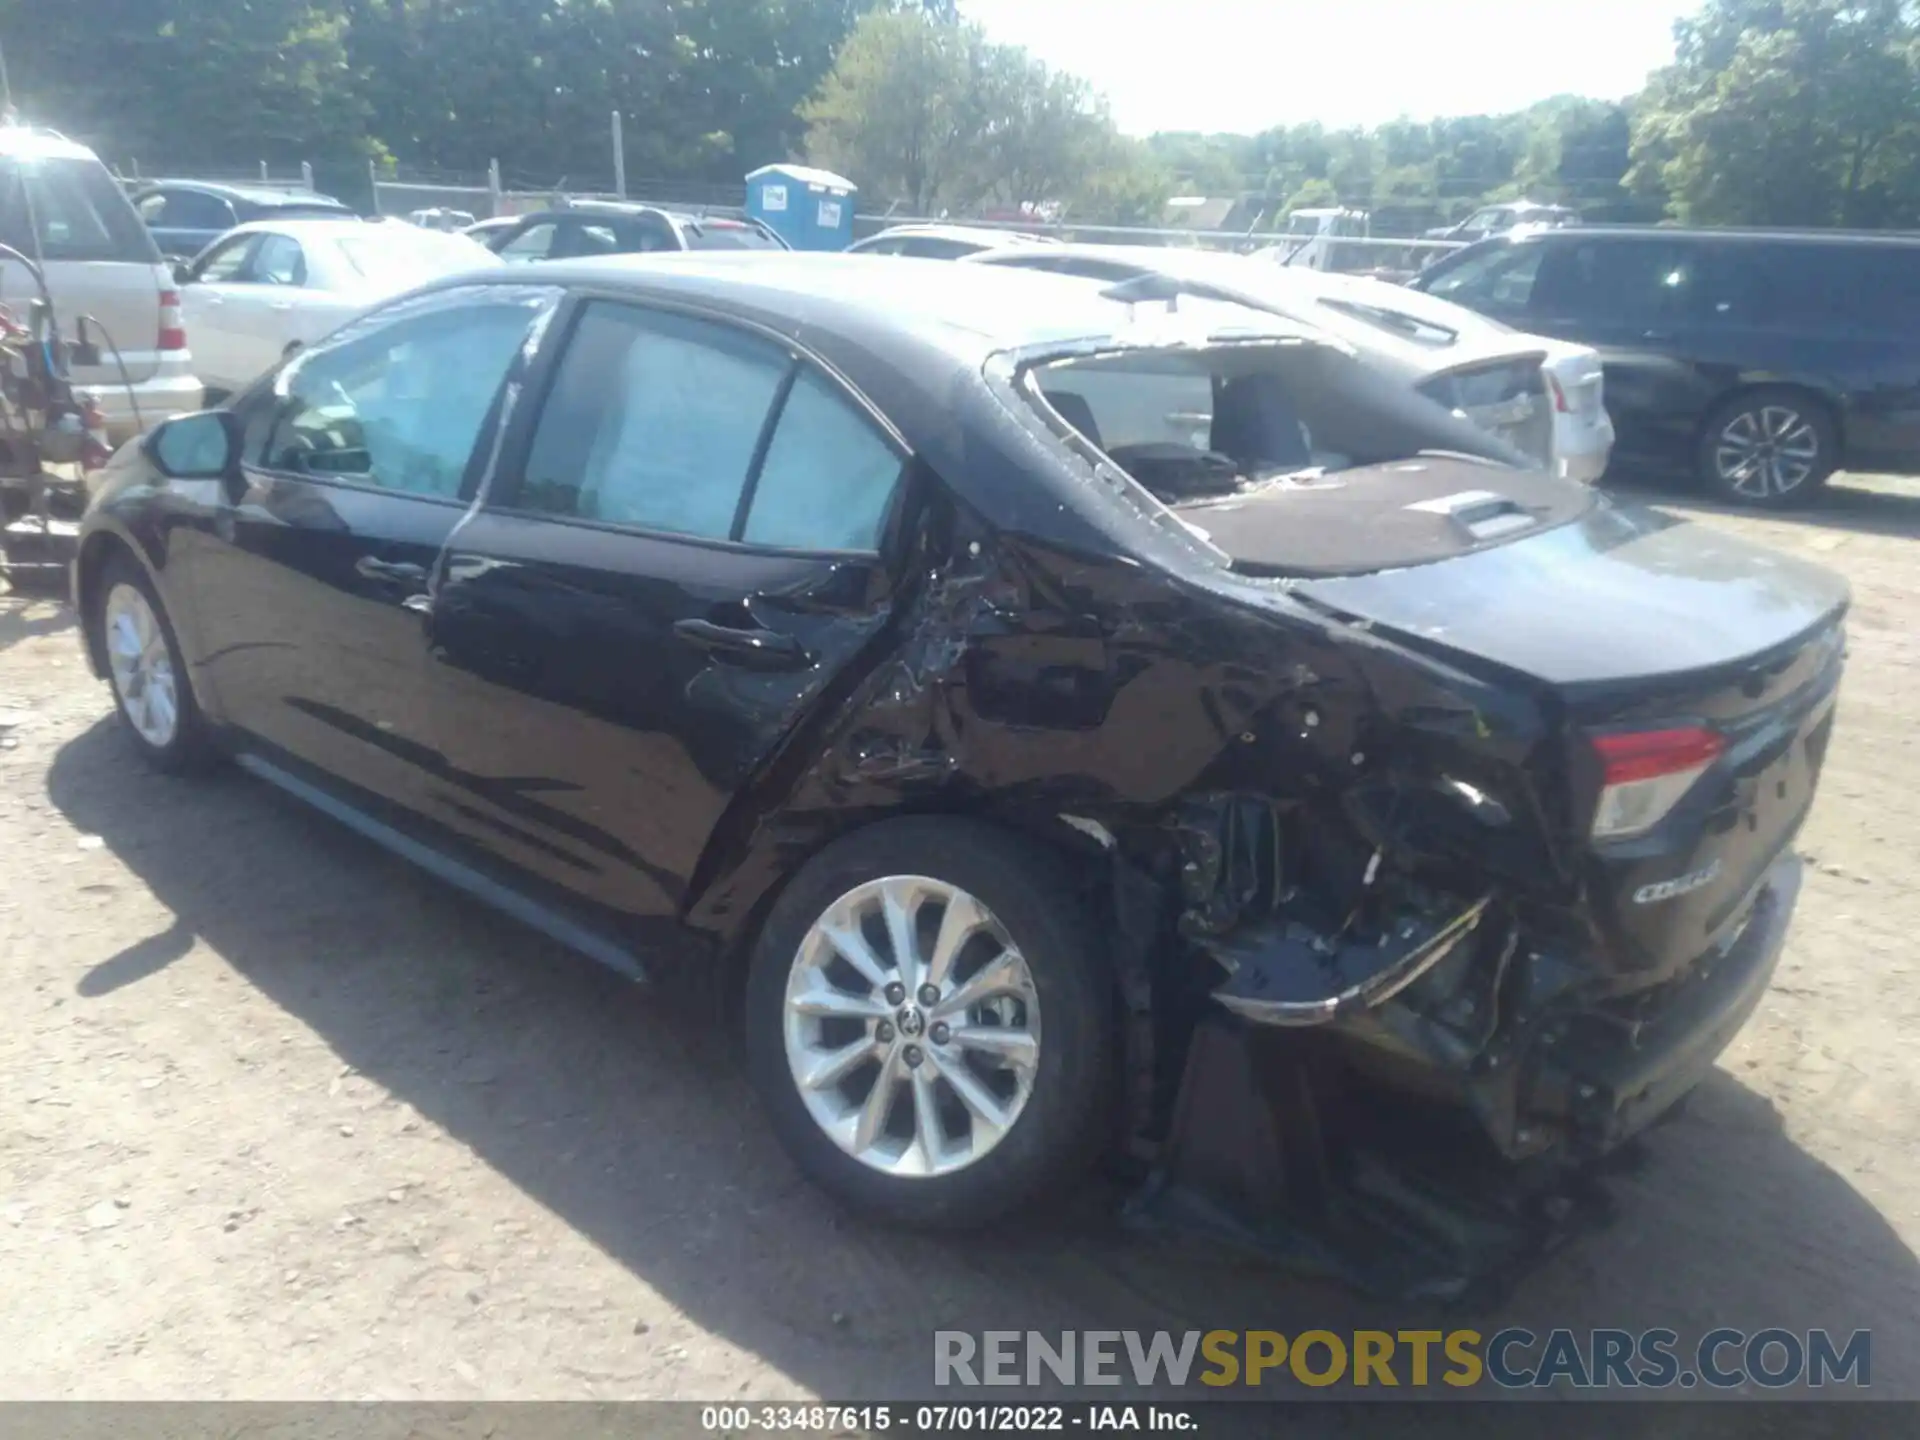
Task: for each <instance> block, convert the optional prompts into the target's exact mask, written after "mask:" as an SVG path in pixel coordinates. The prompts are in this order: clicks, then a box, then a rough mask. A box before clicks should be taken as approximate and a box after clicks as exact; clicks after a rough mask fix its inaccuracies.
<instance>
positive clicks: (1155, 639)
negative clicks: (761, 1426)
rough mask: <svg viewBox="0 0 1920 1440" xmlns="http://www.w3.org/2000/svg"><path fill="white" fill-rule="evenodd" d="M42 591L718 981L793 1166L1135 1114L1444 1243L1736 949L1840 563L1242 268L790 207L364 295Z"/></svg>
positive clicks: (1575, 1118)
mask: <svg viewBox="0 0 1920 1440" xmlns="http://www.w3.org/2000/svg"><path fill="white" fill-rule="evenodd" d="M74 593H75V598H76V601H77V604H78V606H79V610H80V613H81V614H82V615H83V616H84V619H85V636H86V645H87V651H88V654H89V656H90V658H91V661H92V664H93V666H94V668H95V670H96V671H97V672H98V673H99V674H100V675H102V676H103V677H105V678H107V679H108V680H109V681H110V683H111V685H112V687H113V691H114V695H115V697H116V700H117V701H118V705H119V708H120V711H121V713H122V715H123V716H124V719H125V721H126V727H127V729H128V731H129V732H130V734H131V737H132V740H133V743H134V744H136V745H137V746H138V747H139V748H140V749H141V750H142V751H143V752H145V753H146V755H147V756H148V757H149V758H151V759H152V760H153V761H154V762H155V763H157V764H158V765H160V766H162V767H164V768H167V769H170V770H185V769H188V768H190V767H192V766H194V765H196V764H198V763H201V762H204V761H206V760H209V759H212V758H214V757H216V756H228V757H233V758H234V759H236V760H237V762H238V763H239V764H240V765H242V766H243V767H245V768H246V769H248V770H250V771H252V772H253V773H255V774H257V775H259V776H261V777H263V778H265V779H267V780H269V781H271V782H273V783H274V784H276V785H278V786H280V787H282V788H283V789H285V790H288V791H290V792H292V793H293V794H295V795H297V796H299V797H301V798H303V799H305V800H307V801H309V802H311V803H312V804H314V805H316V806H319V807H320V808H322V809H323V810H325V811H327V812H328V813H330V814H332V815H333V816H335V817H336V818H337V819H339V820H340V821H342V822H344V823H345V824H347V825H349V826H351V827H353V828H354V829H356V830H358V831H360V832H361V833H363V834H364V835H366V836H367V837H369V838H371V839H373V840H375V841H378V842H381V843H383V844H385V845H387V846H389V847H391V848H393V849H395V850H397V851H399V852H400V853H402V854H404V855H406V856H408V857H409V858H411V859H413V860H415V861H417V862H418V863H420V864H421V865H423V866H425V867H426V868H428V869H430V870H432V871H433V872H435V873H436V874H438V875H439V876H441V877H442V878H444V879H445V880H447V881H449V882H451V883H453V884H455V885H458V886H461V887H463V888H465V889H466V890H467V891H469V892H470V893H471V894H472V895H474V896H475V897H477V898H478V899H480V900H483V901H486V902H489V903H492V904H495V905H498V906H499V907H500V908H501V909H503V910H505V911H506V912H508V913H509V914H511V915H513V916H515V917H517V918H518V919H519V920H521V921H523V922H525V923H527V924H529V925H531V926H534V927H536V928H539V929H541V930H544V931H547V932H548V933H550V934H552V935H555V936H557V937H559V938H561V939H563V940H565V941H567V942H568V943H570V944H571V945H573V946H574V947H576V948H577V949H579V950H580V951H582V952H584V953H586V954H587V955H590V956H592V957H594V958H595V959H598V960H600V961H602V962H604V963H606V964H608V965H611V966H614V967H615V968H617V969H619V970H621V971H624V972H626V973H628V974H631V975H633V976H635V977H640V976H642V975H643V974H646V973H649V972H653V973H662V972H665V973H667V974H682V973H692V974H700V975H707V976H712V977H717V978H719V979H722V980H725V981H726V982H728V983H727V987H726V989H725V991H724V992H723V993H727V994H729V995H730V996H731V997H732V999H733V1001H734V1003H735V1004H736V1005H737V1012H736V1013H738V1015H739V1016H740V1018H741V1022H742V1024H743V1027H744V1033H745V1035H746V1039H747V1053H748V1063H749V1065H750V1066H751V1068H752V1070H753V1073H754V1075H755V1078H756V1081H757V1084H758V1086H759V1088H760V1090H761V1092H762V1094H763V1096H764V1099H765V1102H766V1105H767V1108H768V1111H769V1113H770V1115H771V1119H772V1123H773V1125H774V1127H775V1128H776V1130H777V1131H778V1133H779V1135H780V1137H781V1139H782V1140H783V1141H784V1142H785V1143H786V1145H787V1146H788V1147H789V1149H790V1150H791V1152H792V1154H793V1156H794V1158H795V1160H796V1161H797V1162H798V1163H799V1164H800V1166H801V1167H802V1168H803V1169H804V1170H805V1171H806V1172H807V1173H808V1174H810V1175H811V1176H812V1177H813V1178H814V1179H815V1180H817V1181H818V1182H819V1183H821V1184H822V1185H824V1186H825V1187H826V1188H827V1189H829V1190H831V1191H832V1192H834V1193H835V1194H837V1195H838V1196H840V1197H841V1198H842V1199H844V1200H846V1201H848V1202H850V1203H852V1204H854V1205H856V1206H858V1207H860V1208H862V1209H864V1210H866V1211H868V1212H871V1213H875V1214H878V1215H881V1216H884V1217H889V1218H893V1219H898V1220H905V1221H909V1222H913V1223H920V1224H929V1225H966V1224H979V1223H982V1222H985V1221H987V1220H989V1219H992V1218H994V1217H996V1216H998V1215H1000V1214H1002V1213H1004V1212H1006V1211H1007V1210H1009V1209H1010V1208H1011V1207H1014V1206H1016V1205H1020V1204H1022V1203H1025V1202H1028V1201H1031V1200H1033V1199H1035V1198H1036V1197H1039V1196H1041V1195H1043V1194H1046V1193H1049V1192H1052V1191H1056V1190H1058V1189H1059V1188H1061V1187H1063V1186H1064V1185H1065V1184H1066V1183H1067V1182H1069V1181H1071V1180H1072V1179H1074V1178H1075V1177H1076V1176H1077V1175H1078V1174H1079V1173H1080V1172H1082V1171H1083V1170H1084V1169H1086V1168H1087V1167H1088V1166H1090V1165H1091V1164H1092V1163H1093V1162H1094V1161H1095V1160H1096V1159H1097V1158H1098V1157H1100V1156H1102V1155H1108V1156H1126V1155H1132V1156H1135V1157H1138V1164H1139V1167H1140V1171H1141V1173H1143V1174H1144V1175H1145V1176H1146V1183H1145V1184H1144V1185H1143V1186H1142V1188H1141V1190H1140V1191H1139V1192H1138V1198H1139V1204H1138V1206H1137V1211H1138V1213H1141V1214H1143V1215H1152V1214H1155V1213H1158V1214H1162V1215H1176V1216H1185V1217H1187V1218H1189V1219H1191V1218H1195V1217H1206V1218H1208V1219H1209V1220H1210V1221H1211V1222H1213V1223H1214V1224H1215V1225H1216V1226H1217V1227H1219V1228H1223V1229H1225V1230H1227V1231H1229V1232H1231V1233H1234V1234H1236V1235H1238V1236H1239V1237H1240V1238H1242V1239H1246V1240H1249V1241H1252V1242H1254V1243H1260V1244H1264V1245H1267V1246H1268V1247H1269V1248H1278V1249H1280V1250H1283V1251H1284V1252H1285V1253H1287V1254H1289V1255H1291V1256H1293V1257H1294V1258H1296V1259H1302V1260H1306V1261H1309V1262H1313V1263H1324V1264H1326V1265H1328V1266H1331V1267H1333V1268H1337V1269H1343V1270H1345V1271H1346V1272H1347V1273H1349V1274H1354V1275H1358V1276H1359V1277H1360V1278H1362V1279H1367V1280H1376V1281H1385V1282H1387V1283H1400V1282H1402V1281H1405V1282H1406V1283H1409V1284H1416V1285H1436V1284H1437V1285H1440V1286H1442V1287H1443V1288H1445V1287H1452V1288H1456V1289H1457V1288H1458V1286H1459V1285H1460V1284H1462V1283H1465V1282H1466V1281H1467V1280H1470V1279H1472V1278H1473V1277H1474V1276H1475V1275H1478V1274H1482V1273H1485V1272H1488V1271H1489V1270H1490V1269H1492V1268H1496V1267H1497V1266H1498V1265H1500V1264H1503V1263H1505V1262H1507V1261H1509V1260H1511V1259H1512V1258H1513V1257H1514V1256H1516V1255H1518V1254H1520V1253H1522V1252H1524V1251H1527V1250H1528V1249H1529V1248H1530V1247H1533V1246H1535V1245H1536V1244H1537V1243H1538V1242H1540V1241H1542V1240H1543V1239H1544V1238H1546V1237H1547V1236H1548V1235H1549V1234H1550V1233H1552V1232H1553V1231H1554V1229H1555V1226H1556V1225H1557V1224H1558V1223H1559V1222H1560V1221H1561V1220H1562V1219H1563V1218H1564V1216H1565V1214H1566V1210H1567V1207H1566V1205H1565V1204H1564V1203H1556V1202H1557V1201H1564V1200H1565V1198H1566V1196H1567V1195H1568V1194H1571V1193H1573V1190H1574V1187H1575V1183H1576V1181H1580V1180H1581V1177H1585V1176H1588V1175H1589V1174H1590V1173H1591V1172H1592V1170H1593V1169H1594V1167H1595V1165H1596V1162H1597V1161H1598V1160H1599V1159H1600V1157H1602V1156H1605V1155H1606V1154H1608V1153H1609V1152H1611V1151H1614V1150H1616V1149H1617V1148H1618V1147H1619V1146H1621V1145H1622V1143H1623V1142H1625V1141H1627V1140H1629V1139H1630V1138H1631V1137H1633V1136H1634V1135H1635V1134H1636V1133H1638V1132H1639V1131H1640V1130H1642V1129H1643V1128H1644V1127H1645V1126H1646V1125H1648V1124H1649V1123H1650V1122H1652V1121H1653V1120H1654V1119H1656V1118H1658V1117H1660V1116H1662V1115H1665V1114H1667V1113H1669V1112H1671V1111H1672V1110H1674V1108H1675V1106H1676V1104H1677V1102H1678V1101H1679V1100H1680V1099H1681V1098H1682V1097H1684V1095H1685V1094H1686V1093H1687V1092H1688V1091H1689V1090H1690V1089H1691V1088H1692V1087H1693V1086H1694V1085H1695V1083H1696V1082H1697V1081H1699V1080H1700V1079H1701V1078H1702V1077H1703V1076H1704V1075H1705V1073H1706V1072H1707V1071H1708V1070H1709V1069H1710V1068H1711V1066H1712V1064H1713V1061H1714V1058H1715V1056H1716V1055H1717V1054H1718V1053H1719V1052H1720V1051H1721V1049H1722V1048H1724V1046H1725V1045H1726V1044H1727V1042H1728V1041H1729V1040H1730V1038H1731V1037H1732V1035H1733V1034H1734V1032H1735V1031H1736V1030H1737V1029H1738V1027H1739V1026H1740V1025H1741V1023H1742V1022H1743V1021H1744V1020H1745V1018H1746V1016H1747V1015H1748V1014H1749V1013H1750V1012H1751V1011H1752V1009H1753V1007H1754V1006H1755V1005H1756V1004H1757V1003H1758V1002H1759V998H1760V995H1761V993H1762V991H1763V990H1764V989H1765V987H1766V985H1767V981H1768V978H1769V976H1770V974H1771V972H1772V970H1773V967H1774V964H1775V960H1776V958H1777V955H1778V953H1779V949H1780V946H1781V942H1782V938H1783V934H1784V931H1785V929H1786V926H1787V922H1788V919H1789V916H1790V913H1791V911H1792V908H1793V903H1794V898H1795V894H1796V889H1797V884H1798V866H1797V862H1796V861H1795V860H1794V859H1793V857H1792V854H1791V850H1790V845H1791V842H1792V840H1793V837H1794V833H1795V831H1796V830H1797V828H1798V827H1799V825H1800V823H1801V821H1802V819H1803V818H1804V816H1805V815H1806V812H1807V809H1808V806H1809V805H1810V803H1811V801H1812V797H1813V792H1814V786H1815V782H1816V778H1817V775H1818V772H1819V769H1820V763H1821V759H1822V755H1823V751H1824V749H1825V746H1826V742H1827V737H1828V734H1829V731H1830V729H1831V725H1832V718H1833V706H1834V699H1835V695H1836V691H1837V688H1838V684H1839V678H1840V671H1841V664H1842V649H1843V641H1842V628H1841V627H1842V619H1843V614H1844V611H1845V609H1846V603H1847V596H1846V591H1845V589H1844V587H1843V586H1842V585H1841V584H1840V583H1839V582H1838V581H1837V580H1835V579H1833V578H1832V577H1830V576H1829V575H1828V574H1826V573H1825V572H1823V571H1821V570H1818V569H1815V568H1812V567H1810V566H1807V565H1804V564H1801V563H1799V562H1798V561H1794V560H1791V559H1788V558H1786V557H1783V556H1779V555H1774V554H1771V553H1769V552H1767V551H1764V550H1761V549H1758V548H1755V547H1753V546H1751V545H1748V544H1746V543H1744V542H1742V541H1739V540H1736V539H1734V538H1732V537H1731V536H1729V535H1726V534H1723V533H1720V532H1718V531H1715V530H1711V529H1703V528H1699V527H1695V526H1692V525H1689V524H1685V523H1681V522H1678V521H1675V520H1672V519H1669V518H1667V517H1665V516H1663V515H1660V514H1657V513H1654V512H1651V511H1648V510H1642V509H1637V508H1634V507H1631V506H1625V505H1617V504H1614V503H1613V502H1611V501H1610V500H1608V499H1607V498H1606V497H1604V496H1601V495H1597V494H1595V493H1594V492H1593V491H1591V490H1589V489H1587V488H1586V487H1583V486H1578V485H1572V484H1566V483H1562V482H1559V481H1557V480H1555V479H1553V478H1551V477H1550V476H1547V475H1544V474H1542V473H1539V472H1537V471H1534V470H1530V469H1527V468H1525V465H1524V462H1522V461H1521V460H1520V458H1519V457H1518V456H1517V455H1515V454H1514V453H1513V452H1510V451H1507V450H1505V449H1504V448H1503V447H1502V445H1501V442H1499V441H1498V440H1496V439H1493V438H1492V437H1490V436H1488V435H1487V434H1486V433H1484V432H1483V431H1481V430H1480V429H1478V428H1477V427H1475V426H1473V425H1471V424H1469V423H1468V422H1467V421H1465V420H1464V419H1463V418H1461V417H1458V416H1455V415H1451V414H1449V413H1447V412H1445V411H1443V410H1441V409H1440V408H1438V407H1437V406H1434V405H1432V404H1431V403H1430V402H1428V401H1426V400H1424V399H1423V398H1421V397H1419V396H1418V395H1415V394H1414V393H1412V392H1410V391H1406V390H1405V389H1404V387H1400V386H1397V385H1394V384H1393V383H1391V381H1389V380H1387V379H1385V378H1383V377H1377V376H1375V375H1374V374H1372V372H1370V371H1368V370H1367V369H1366V368H1365V367H1364V366H1362V365H1361V364H1360V363H1359V362H1358V361H1357V360H1356V359H1355V358H1354V357H1353V356H1352V355H1351V354H1350V353H1349V352H1347V351H1346V350H1345V349H1344V348H1343V347H1342V346H1341V345H1340V343H1339V342H1338V341H1335V340H1333V339H1331V338H1329V337H1326V336H1324V335H1320V334H1317V333H1314V332H1311V331H1307V330H1303V329H1294V328H1289V327H1287V326H1285V325H1284V324H1282V323H1280V322H1276V320H1275V319H1274V317H1272V316H1270V315H1264V314H1255V313H1252V312H1248V311H1244V310H1240V309H1237V308H1234V307H1230V306H1223V305H1217V304H1211V303H1208V302H1205V301H1202V300H1196V299H1194V298H1192V297H1183V296H1182V295H1180V294H1179V293H1178V292H1177V290H1174V289H1168V288H1164V287H1162V288H1156V287H1155V286H1153V285H1146V286H1141V285H1134V286H1132V287H1127V286H1122V287H1117V288H1108V289H1102V288H1101V286H1100V284H1099V283H1098V282H1093V281H1085V280H1076V279H1068V278H1064V277H1057V276H1048V275H1040V274H1029V273H1018V272H1007V271H998V270H995V269H992V268H990V267H984V266H983V267H979V268H977V269H970V268H968V267H962V268H960V269H957V270H956V269H955V268H953V267H951V266H941V265H936V264H933V263H930V262H929V263H926V264H922V263H919V262H911V261H904V262H901V263H899V264H898V265H892V266H887V267H882V268H876V267H874V266H872V265H871V264H866V263H862V262H861V261H860V260H859V259H858V258H851V259H849V258H844V257H837V256H806V255H793V256H785V255H783V256H758V255H756V256H740V257H733V256H714V257H692V256H680V257H673V258H672V259H670V260H656V259H646V258H637V259H626V260H608V261H600V262H591V263H580V264H560V265H551V266H532V267H528V268H526V269H524V270H521V271H517V272H515V274H514V275H512V276H511V277H505V278H503V277H496V276H488V277H484V278H481V277H470V278H467V279H465V280H454V281H449V282H447V283H444V284H440V285H438V286H436V287H434V288H431V289H429V290H427V291H424V292H420V293H416V294H414V295H412V296H410V297H407V298H404V299H401V300H398V301H396V302H394V303H391V304H389V305H386V306H384V307H383V308H381V309H378V310H376V311H374V312H372V313H371V314H369V315H367V316H365V317H363V318H362V319H360V320H357V321H355V322H353V323H352V324H350V325H348V326H347V327H346V328H345V329H343V330H341V331H340V332H338V333H337V334H336V335H334V336H333V337H332V338H331V339H329V340H327V341H325V342H324V343H321V344H318V345H315V346H314V347H312V348H311V349H309V350H307V351H306V352H304V353H302V354H300V355H298V356H297V357H295V358H293V359H292V360H290V361H289V362H288V363H287V364H285V365H284V366H283V367H282V368H281V369H280V370H279V371H277V372H276V373H274V374H272V375H270V376H268V377H266V378H264V379H262V380H261V381H260V382H259V383H258V384H257V385H255V386H254V387H253V388H252V389H251V390H250V391H248V392H247V393H244V394H242V395H241V396H239V397H238V398H236V399H235V400H233V401H232V402H231V403H230V404H229V405H228V406H227V407H226V408H225V409H223V410H220V411H215V412H210V413H207V414H202V415H195V416H189V417H184V418H181V419H177V420H174V421H171V422H170V423H168V424H166V425H164V426H161V427H160V428H159V429H157V430H155V431H154V432H153V433H152V434H151V435H150V436H148V437H147V438H146V439H145V440H144V441H142V442H139V443H137V444H135V445H133V446H130V447H129V448H127V449H125V450H123V451H122V452H121V453H120V454H119V455H118V456H117V457H116V459H115V461H114V463H113V465H112V466H111V467H110V469H109V470H108V472H107V473H106V475H105V478H104V480H103V481H102V483H101V485H100V487H99V489H98V491H97V493H96V495H95V497H94V501H93V504H92V507H91V510H90V512H89V515H88V518H87V521H86V525H85V528H84V535H83V542H82V548H81V551H80V555H79V558H78V560H77V561H76V564H75V571H74ZM1581 1183H1584V1182H1583V1181H1582V1182H1581Z"/></svg>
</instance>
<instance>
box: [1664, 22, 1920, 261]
mask: <svg viewBox="0 0 1920 1440" xmlns="http://www.w3.org/2000/svg"><path fill="white" fill-rule="evenodd" d="M1917 58H1920V45H1917V32H1916V25H1915V18H1914V15H1913V12H1912V10H1911V8H1910V7H1909V6H1907V5H1905V4H1903V3H1901V0H1709V3H1708V4H1707V6H1706V7H1705V9H1703V10H1702V11H1701V12H1700V13H1699V14H1698V15H1697V16H1694V17H1693V18H1691V19H1687V20H1683V21H1681V22H1679V23H1678V24H1677V25H1676V26H1675V58H1674V63H1673V65H1672V66H1670V67H1669V68H1667V69H1666V70H1663V71H1661V72H1660V73H1658V74H1657V75H1656V76H1654V77H1653V80H1652V81H1651V83H1650V84H1649V87H1648V93H1647V95H1646V97H1645V99H1644V101H1643V103H1642V104H1641V106H1640V107H1639V112H1638V114H1637V116H1636V121H1635V126H1634V134H1633V159H1634V171H1633V174H1632V177H1631V179H1632V183H1633V185H1634V187H1635V188H1636V189H1637V190H1638V191H1640V192H1641V193H1643V194H1644V193H1648V192H1658V191H1661V190H1664V191H1665V192H1666V193H1667V194H1668V195H1669V196H1670V202H1669V203H1670V209H1671V211H1672V213H1673V215H1674V216H1675V217H1676V218H1678V219H1681V220H1686V221H1691V222H1694V223H1704V224H1749V225H1757V224H1772V225H1834V224H1866V223H1880V224H1885V223H1890V222H1894V221H1905V222H1908V223H1910V222H1911V221H1912V220H1913V219H1915V218H1916V216H1920V211H1917V210H1916V209H1915V208H1914V206H1915V201H1916V200H1920V193H1916V192H1920V145H1916V133H1915V131H1916V126H1915V121H1914V112H1913V103H1912V97H1913V96H1914V94H1915V93H1916V92H1917V91H1920V67H1917V66H1916V59H1917Z"/></svg>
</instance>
